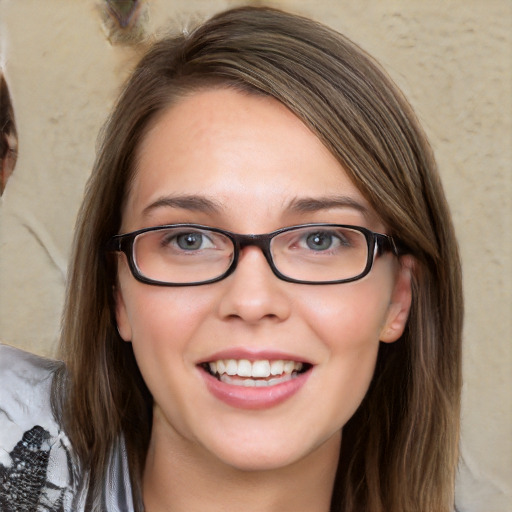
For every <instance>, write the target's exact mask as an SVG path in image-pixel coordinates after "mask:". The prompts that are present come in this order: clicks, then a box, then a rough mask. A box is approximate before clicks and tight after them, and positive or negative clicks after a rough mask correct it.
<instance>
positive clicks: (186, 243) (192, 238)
mask: <svg viewBox="0 0 512 512" xmlns="http://www.w3.org/2000/svg"><path fill="white" fill-rule="evenodd" d="M176 244H177V245H178V247H179V248H180V249H183V250H184V251H195V250H197V249H200V248H201V246H202V244H203V235H202V234H201V233H184V234H183V235H177V236H176Z"/></svg>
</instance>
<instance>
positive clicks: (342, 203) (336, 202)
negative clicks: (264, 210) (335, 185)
mask: <svg viewBox="0 0 512 512" xmlns="http://www.w3.org/2000/svg"><path fill="white" fill-rule="evenodd" d="M288 208H289V209H290V210H291V211H293V212H297V213H311V212H317V211H321V210H329V209H332V208H352V209H354V210H357V211H359V212H361V213H362V214H363V215H364V216H365V217H368V216H369V215H370V210H369V208H368V207H367V206H365V205H363V204H362V203H360V202H359V201H356V200H355V199H354V198H352V197H349V196H326V197H314V198H313V197H306V198H296V199H293V200H292V201H291V202H290V204H289V205H288Z"/></svg>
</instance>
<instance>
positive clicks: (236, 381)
mask: <svg viewBox="0 0 512 512" xmlns="http://www.w3.org/2000/svg"><path fill="white" fill-rule="evenodd" d="M296 377H297V374H296V373H285V374H283V375H282V376H281V377H277V378H275V379H269V380H265V379H258V380H254V379H242V378H238V377H232V376H230V375H226V374H225V373H224V374H223V375H220V376H219V379H220V380H221V382H225V383H226V384H231V385H233V386H244V387H248V388H252V387H267V386H275V385H276V384H281V383H282V382H287V381H289V380H291V379H294V378H296Z"/></svg>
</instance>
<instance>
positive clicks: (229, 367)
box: [226, 359, 238, 375]
mask: <svg viewBox="0 0 512 512" xmlns="http://www.w3.org/2000/svg"><path fill="white" fill-rule="evenodd" d="M226 373H227V374H228V375H236V374H237V373H238V364H237V362H236V361H235V360H234V359H229V360H228V361H226Z"/></svg>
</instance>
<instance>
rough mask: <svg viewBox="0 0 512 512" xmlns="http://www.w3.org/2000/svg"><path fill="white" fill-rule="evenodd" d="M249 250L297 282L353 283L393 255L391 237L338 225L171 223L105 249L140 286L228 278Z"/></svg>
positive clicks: (280, 274) (123, 237) (119, 238)
mask: <svg viewBox="0 0 512 512" xmlns="http://www.w3.org/2000/svg"><path fill="white" fill-rule="evenodd" d="M248 246H256V247H258V248H259V249H260V250H261V251H262V252H263V254H264V255H265V258H266V260H267V262H268V264H269V265H270V268H271V269H272V271H273V272H274V274H275V275H276V276H277V277H278V278H279V279H282V280H284V281H288V282H291V283H302V284H335V283H347V282H350V281H356V280H357V279H361V278H362V277H364V276H366V275H367V274H368V272H370V270H371V268H372V265H373V261H374V259H375V257H376V256H377V255H380V254H382V253H384V252H392V253H393V254H395V255H398V250H397V246H396V244H395V241H394V240H393V238H392V237H391V236H388V235H383V234H381V233H374V232H373V231H370V230H368V229H366V228H363V227H359V226H347V225H342V224H304V225H300V226H291V227H286V228H282V229H278V230H276V231H273V232H272V233H268V234H261V235H239V234H236V233H231V232H230V231H225V230H223V229H217V228H212V227H207V226H201V225H197V224H171V225H168V226H158V227H151V228H145V229H140V230H138V231H133V232H132V233H126V234H123V235H115V236H114V237H112V238H111V239H110V240H109V242H108V244H107V250H108V251H111V252H124V253H125V254H126V256H127V259H128V264H129V266H130V270H131V272H132V274H133V276H134V277H135V278H136V279H137V280H139V281H141V282H143V283H147V284H152V285H159V286H194V285H200V284H208V283H214V282H216V281H220V280H221V279H224V278H226V277H227V276H229V275H230V274H232V273H233V272H234V271H235V269H236V266H237V263H238V260H239V256H240V251H241V250H242V249H243V248H245V247H248Z"/></svg>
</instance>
